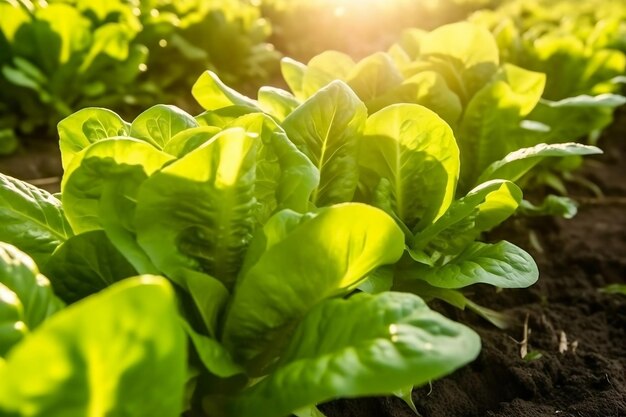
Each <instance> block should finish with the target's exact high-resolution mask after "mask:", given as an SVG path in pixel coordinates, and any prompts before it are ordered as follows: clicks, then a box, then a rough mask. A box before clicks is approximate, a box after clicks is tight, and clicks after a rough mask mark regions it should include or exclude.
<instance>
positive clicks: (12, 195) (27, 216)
mask: <svg viewBox="0 0 626 417" xmlns="http://www.w3.org/2000/svg"><path fill="white" fill-rule="evenodd" d="M0 224H1V225H2V227H0V241H4V242H7V243H10V244H12V245H14V246H17V247H18V248H20V250H22V251H24V252H26V253H27V254H28V255H29V256H30V257H32V258H33V259H34V260H35V262H36V263H37V264H38V265H44V264H45V263H46V261H47V259H48V257H49V256H50V254H52V252H53V251H54V250H55V249H56V248H57V246H59V245H60V244H61V243H63V242H64V241H66V240H67V239H68V238H69V237H70V236H72V234H73V232H72V228H71V227H70V224H69V223H68V221H67V219H66V218H65V213H64V211H63V207H62V205H61V202H60V201H59V200H57V199H56V198H55V197H54V196H53V195H52V194H50V193H48V192H47V191H45V190H42V189H39V188H37V187H35V186H33V185H30V184H28V183H26V182H24V181H20V180H18V179H15V178H12V177H9V176H7V175H4V174H0Z"/></svg>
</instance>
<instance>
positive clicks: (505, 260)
mask: <svg viewBox="0 0 626 417" xmlns="http://www.w3.org/2000/svg"><path fill="white" fill-rule="evenodd" d="M488 35H489V34H488V33H487V34H486V36H488ZM286 62H287V63H289V61H286ZM311 63H312V64H313V65H312V67H311V68H310V67H305V66H298V67H297V68H299V71H300V72H299V73H298V74H300V75H302V77H303V80H302V82H303V83H305V84H306V83H310V84H306V85H308V86H309V88H311V90H312V89H313V88H314V86H316V85H318V84H316V83H319V84H323V83H324V82H326V81H327V80H328V78H325V77H323V76H322V75H321V74H319V73H318V72H319V71H321V70H322V68H325V69H327V70H328V71H331V70H332V69H335V70H337V71H340V70H341V71H344V72H345V71H348V69H349V68H351V66H350V65H349V64H350V61H348V60H345V59H343V60H342V59H341V55H337V53H331V52H328V53H326V55H324V56H319V57H317V59H314V60H312V61H311ZM324 65H326V67H324ZM357 66H358V65H357ZM339 67H341V68H339ZM294 71H295V69H294ZM519 71H522V73H521V74H520V73H518V72H517V70H516V69H513V68H511V77H513V78H515V77H517V78H515V79H524V76H525V75H526V73H528V72H526V71H523V70H519ZM290 74H291V73H290ZM309 74H310V76H309ZM325 74H327V75H328V73H325ZM497 74H498V73H497V72H496V74H495V75H493V77H495V78H496V79H499V78H498V77H499V75H497ZM518 75H519V77H518ZM328 76H329V77H330V75H328ZM502 76H504V75H502ZM532 80H534V78H532V77H531V78H530V79H529V83H528V85H529V86H531V87H532V86H533V82H532ZM294 82H295V81H294ZM209 83H212V86H211V87H209V86H208V85H207V84H209ZM197 85H198V86H202V89H200V88H196V89H195V92H196V94H197V98H198V100H199V101H200V102H203V103H205V104H206V103H213V104H215V105H217V106H222V107H219V108H216V107H215V106H214V105H208V106H206V105H205V107H206V108H207V113H211V114H227V113H226V111H230V110H231V109H234V108H238V109H239V110H240V111H244V112H253V113H254V112H258V111H260V108H261V107H262V102H263V100H261V94H260V95H259V101H251V100H250V99H247V100H246V101H245V102H246V103H247V104H246V105H245V106H243V107H242V105H241V104H242V103H243V100H242V98H241V97H240V96H239V95H237V94H235V93H234V92H233V91H231V90H230V89H229V88H228V87H227V86H225V85H224V84H223V83H220V82H218V80H216V79H215V77H214V76H210V75H203V76H201V77H200V79H199V80H198V84H197ZM297 85H300V84H297ZM520 88H521V87H520ZM533 88H534V87H533ZM531 89H532V88H531ZM522 90H523V88H522ZM274 92H275V93H276V95H275V96H274V97H277V99H276V100H280V101H279V102H278V101H277V102H278V103H284V100H283V99H284V98H285V96H286V94H288V93H286V92H280V93H278V92H276V91H274ZM299 94H300V96H302V97H304V96H305V94H304V93H302V92H301V93H299ZM533 94H534V95H535V98H534V99H533V100H535V99H538V96H537V94H536V93H533ZM212 97H215V99H212ZM224 97H230V99H229V100H230V101H224ZM513 97H514V98H515V100H517V101H515V103H517V104H516V106H517V108H518V109H519V108H520V107H524V109H525V110H524V111H528V109H529V108H530V107H531V106H530V105H529V104H528V103H527V101H526V97H527V96H525V95H524V94H519V95H513ZM264 99H265V103H266V104H267V103H268V102H267V100H268V99H269V96H265V97H264ZM290 100H292V101H291V102H292V103H293V102H294V101H295V102H297V101H298V99H297V98H296V97H295V96H293V97H292V98H291V99H290ZM531 101H532V100H531ZM363 104H364V103H362V102H361V100H360V99H359V98H358V97H357V96H356V94H355V93H354V92H353V91H352V89H351V88H350V86H349V84H348V83H347V82H342V81H339V80H336V81H331V82H330V83H328V84H327V85H324V86H322V87H320V88H319V90H318V91H317V92H312V91H311V92H310V93H309V95H308V98H305V99H304V101H303V102H302V103H301V104H299V105H297V106H296V107H294V108H293V109H292V110H291V111H290V113H289V114H287V115H286V117H284V118H283V117H282V116H281V117H278V119H279V120H280V118H282V122H280V124H281V126H282V127H284V128H285V131H286V133H287V135H288V137H289V139H290V140H292V141H293V142H294V143H295V145H296V146H297V147H298V149H299V150H300V151H302V152H303V153H304V154H305V155H306V156H307V157H308V159H309V160H310V161H311V162H312V163H313V164H314V165H315V166H317V167H318V170H319V172H320V179H321V181H320V185H319V186H318V188H317V191H314V192H313V194H312V195H311V203H312V204H314V205H317V206H320V205H324V204H328V203H330V202H332V201H335V202H338V201H351V200H352V201H359V202H364V203H367V204H369V205H373V206H375V207H378V208H380V209H382V210H384V211H385V212H387V214H389V215H390V216H392V217H393V218H394V219H395V220H396V223H397V224H398V225H399V226H400V227H401V228H402V230H403V232H404V239H405V243H406V245H407V251H406V254H405V256H404V257H403V260H402V261H401V262H399V263H398V264H397V265H396V266H395V268H393V269H395V272H394V271H391V272H389V271H388V269H386V271H387V272H389V273H382V276H386V277H387V278H385V279H383V280H382V281H381V280H379V278H380V274H379V273H378V272H379V271H376V273H374V274H372V276H371V277H370V278H369V279H368V281H367V282H366V283H363V284H362V286H361V288H370V289H372V290H374V289H375V288H379V287H380V288H385V289H390V288H393V281H394V278H393V277H394V276H396V277H398V280H399V281H398V283H399V284H398V285H401V287H402V288H403V289H405V290H412V289H414V290H415V291H416V292H417V293H418V294H422V292H421V289H419V288H418V286H420V285H421V284H420V285H418V284H415V282H416V281H422V282H425V281H424V279H426V280H427V281H428V280H432V279H431V278H429V277H431V276H432V275H438V274H442V276H445V277H446V278H442V281H439V280H438V279H434V280H432V282H433V283H437V284H436V285H437V287H440V288H441V291H443V292H446V291H455V290H456V289H458V288H461V287H464V286H466V285H471V284H474V283H477V282H485V283H490V284H493V285H496V286H502V287H516V286H517V287H525V286H528V285H531V284H532V283H533V282H535V280H536V279H537V276H538V272H537V268H536V265H535V264H534V261H533V260H532V258H531V257H530V256H529V255H528V254H527V253H526V252H524V251H523V250H522V249H520V248H518V247H517V246H515V245H512V244H510V243H508V242H501V243H498V244H494V245H495V246H492V245H490V244H481V245H482V246H480V245H479V244H478V242H476V240H477V239H479V238H480V235H481V234H482V233H483V232H486V231H488V230H490V229H491V228H493V227H495V226H497V225H498V224H500V223H501V222H503V221H504V220H506V219H507V218H508V217H509V216H511V215H512V214H513V213H514V212H515V211H516V210H517V208H518V207H519V205H520V203H521V201H522V194H521V190H520V189H519V187H517V186H516V185H515V184H514V183H512V182H511V181H517V180H519V178H520V177H521V176H522V175H523V174H524V173H526V172H528V171H529V170H530V169H531V168H532V167H533V166H535V165H536V164H538V163H539V162H540V161H541V160H542V159H543V158H545V157H549V156H554V155H556V154H557V153H558V154H559V155H560V152H565V153H569V152H571V153H576V152H579V151H581V152H582V153H585V152H590V153H593V152H595V151H596V148H592V147H589V148H587V147H579V146H578V145H575V144H572V145H567V146H560V145H554V146H553V145H545V146H544V148H542V149H541V150H539V149H536V150H535V149H529V150H527V151H526V152H525V153H521V152H520V154H523V155H524V157H522V158H521V160H524V161H525V162H521V160H520V161H518V159H520V158H518V157H512V158H510V159H505V160H503V161H502V162H500V163H499V164H502V168H503V169H502V170H499V171H498V173H502V174H503V175H504V174H505V170H510V172H508V174H507V175H508V176H506V177H502V180H498V181H488V180H492V179H498V178H501V177H500V176H499V175H496V176H493V177H487V178H485V181H487V182H483V181H481V182H478V185H477V186H476V187H475V188H476V192H474V190H470V191H469V192H468V194H467V198H460V199H458V200H455V195H457V194H459V192H458V187H459V179H460V174H461V173H462V172H463V170H462V167H463V164H462V155H463V153H462V152H460V149H459V147H460V146H459V142H458V141H457V139H456V138H455V135H454V132H453V130H452V129H451V128H450V126H449V125H448V124H447V123H446V122H445V121H443V120H442V119H441V117H439V116H438V115H437V114H435V113H434V112H433V111H431V110H429V109H427V108H426V107H424V106H421V105H418V104H411V103H398V104H393V105H390V106H387V107H384V108H382V109H381V110H379V111H377V112H375V113H373V114H371V115H369V116H368V117H367V118H366V119H365V120H364V119H363V114H364V113H365V115H367V112H366V108H367V106H364V105H363ZM270 107H271V106H270ZM271 108H280V109H283V110H284V109H285V107H271ZM244 109H245V110H244ZM516 111H517V110H516ZM207 113H205V116H204V117H206V114H207ZM229 117H232V116H229ZM240 117H241V116H240ZM274 117H277V116H276V115H274ZM555 146H556V147H559V149H560V151H557V150H555V149H553V147H555ZM551 151H554V152H551ZM496 161H497V160H496ZM355 163H356V166H355ZM505 167H506V168H505ZM485 176H487V174H486V175H485ZM478 190H480V191H478ZM320 191H321V192H323V194H322V195H326V193H333V195H334V196H336V197H334V198H335V200H331V201H326V200H325V199H324V198H322V199H320ZM475 194H477V195H475ZM413 262H415V263H416V264H415V265H414V266H410V267H409V266H408V265H411V264H412V263H413ZM511 262H512V263H511ZM473 263H476V264H477V265H478V267H476V268H471V269H467V266H468V265H473ZM509 264H510V267H506V268H503V266H505V265H509ZM498 265H499V266H498ZM459 274H460V276H459V278H458V279H460V280H461V281H462V282H463V285H457V286H453V285H451V284H446V283H444V282H443V281H445V280H452V281H454V280H455V279H456V278H455V277H456V275H459ZM409 277H411V279H408V278H409ZM407 279H408V281H412V284H411V285H408V284H407V282H406V281H407ZM377 280H378V281H377ZM374 282H378V284H376V285H374V284H373V283H374ZM383 282H384V284H383ZM400 283H401V284H400ZM456 305H459V303H456ZM498 323H499V324H501V321H499V322H498Z"/></svg>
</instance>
